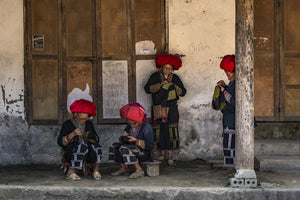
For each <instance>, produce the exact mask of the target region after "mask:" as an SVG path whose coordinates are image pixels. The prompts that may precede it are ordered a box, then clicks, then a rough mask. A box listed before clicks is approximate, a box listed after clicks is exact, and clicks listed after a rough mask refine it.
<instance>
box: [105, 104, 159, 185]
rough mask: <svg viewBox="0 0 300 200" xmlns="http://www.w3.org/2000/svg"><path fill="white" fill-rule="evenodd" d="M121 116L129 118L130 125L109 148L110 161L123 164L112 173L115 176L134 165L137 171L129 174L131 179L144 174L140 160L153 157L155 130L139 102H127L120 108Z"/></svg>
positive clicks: (127, 170) (126, 171)
mask: <svg viewBox="0 0 300 200" xmlns="http://www.w3.org/2000/svg"><path fill="white" fill-rule="evenodd" d="M120 116H121V118H124V119H127V123H128V125H127V126H126V127H125V129H124V131H123V133H122V134H121V136H120V142H116V143H113V144H112V145H111V146H110V148H109V161H110V162H116V163H119V164H120V165H121V169H120V170H118V171H116V172H114V173H112V175H113V176H118V175H123V174H125V173H128V172H129V169H128V167H127V166H129V165H133V166H134V167H135V172H134V173H133V174H131V175H130V176H129V178H131V179H136V178H141V177H143V176H144V171H143V170H142V168H141V166H140V164H139V161H147V160H150V159H151V158H152V149H153V146H154V132H153V129H152V127H151V125H150V124H149V123H147V122H146V114H145V110H144V108H143V107H142V106H141V105H140V104H138V103H134V104H127V105H125V106H123V107H122V108H121V109H120Z"/></svg>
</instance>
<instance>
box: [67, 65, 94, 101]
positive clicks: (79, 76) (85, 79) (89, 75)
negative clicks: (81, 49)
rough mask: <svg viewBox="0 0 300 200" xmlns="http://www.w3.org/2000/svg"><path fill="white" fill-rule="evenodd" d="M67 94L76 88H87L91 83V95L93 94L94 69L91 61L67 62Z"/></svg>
mask: <svg viewBox="0 0 300 200" xmlns="http://www.w3.org/2000/svg"><path fill="white" fill-rule="evenodd" d="M66 67H67V94H69V93H70V92H71V91H72V90H73V89H74V88H79V89H81V90H82V91H84V90H85V88H86V84H88V85H89V88H90V95H91V96H92V94H93V87H92V85H93V84H92V82H93V81H92V80H93V70H92V64H91V63H90V62H67V63H66Z"/></svg>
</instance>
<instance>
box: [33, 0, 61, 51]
mask: <svg viewBox="0 0 300 200" xmlns="http://www.w3.org/2000/svg"><path fill="white" fill-rule="evenodd" d="M31 10H32V12H31V26H32V32H31V45H32V54H41V55H45V54H52V55H55V54H57V0H32V3H31ZM40 36H42V37H43V41H42V38H41V37H40ZM37 37H39V38H37ZM41 42H43V48H40V47H41Z"/></svg>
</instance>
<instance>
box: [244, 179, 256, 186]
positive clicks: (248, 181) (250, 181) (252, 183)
mask: <svg viewBox="0 0 300 200" xmlns="http://www.w3.org/2000/svg"><path fill="white" fill-rule="evenodd" d="M245 187H250V188H253V187H257V179H254V178H245Z"/></svg>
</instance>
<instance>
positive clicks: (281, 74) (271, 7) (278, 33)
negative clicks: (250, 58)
mask: <svg viewBox="0 0 300 200" xmlns="http://www.w3.org/2000/svg"><path fill="white" fill-rule="evenodd" d="M254 17H255V18H254V19H255V20H254V50H255V51H254V52H255V57H254V58H255V61H254V103H255V116H257V119H258V120H259V121H300V108H299V106H297V103H298V102H299V99H300V64H299V63H300V1H298V0H263V1H261V0H255V1H254Z"/></svg>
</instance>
